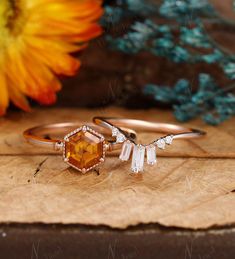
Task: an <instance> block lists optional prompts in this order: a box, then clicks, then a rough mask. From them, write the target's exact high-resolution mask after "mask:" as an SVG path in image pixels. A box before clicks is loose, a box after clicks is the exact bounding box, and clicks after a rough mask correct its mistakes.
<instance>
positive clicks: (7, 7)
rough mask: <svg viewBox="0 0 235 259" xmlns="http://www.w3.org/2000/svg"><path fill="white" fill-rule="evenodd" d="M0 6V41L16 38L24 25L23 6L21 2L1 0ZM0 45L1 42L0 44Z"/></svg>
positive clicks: (17, 0)
mask: <svg viewBox="0 0 235 259" xmlns="http://www.w3.org/2000/svg"><path fill="white" fill-rule="evenodd" d="M1 1H3V2H1V6H0V34H1V36H3V37H1V38H2V41H4V37H5V41H6V40H7V37H9V36H13V37H16V36H18V35H19V34H20V33H21V31H22V29H23V25H24V21H25V16H24V15H23V5H22V1H21V0H1ZM0 45H1V42H0Z"/></svg>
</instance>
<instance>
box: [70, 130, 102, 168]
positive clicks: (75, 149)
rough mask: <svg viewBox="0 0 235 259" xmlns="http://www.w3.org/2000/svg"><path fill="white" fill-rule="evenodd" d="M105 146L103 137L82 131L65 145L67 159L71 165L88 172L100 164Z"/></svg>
mask: <svg viewBox="0 0 235 259" xmlns="http://www.w3.org/2000/svg"><path fill="white" fill-rule="evenodd" d="M103 145H104V141H103V140H102V138H101V137H99V136H97V135H95V134H94V133H92V132H89V131H85V132H84V131H82V130H81V131H79V132H77V133H75V134H74V135H72V136H71V137H69V141H68V142H66V143H65V157H66V158H67V159H68V162H69V164H71V165H73V166H75V167H76V168H78V169H80V170H83V169H86V170H87V169H89V168H91V167H93V166H95V165H97V164H98V163H99V162H100V159H101V158H102V157H103Z"/></svg>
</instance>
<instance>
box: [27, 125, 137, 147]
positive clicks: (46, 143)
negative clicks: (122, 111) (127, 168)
mask: <svg viewBox="0 0 235 259" xmlns="http://www.w3.org/2000/svg"><path fill="white" fill-rule="evenodd" d="M83 124H84V125H87V126H89V127H91V128H93V129H94V130H95V131H97V132H100V133H101V134H108V135H110V133H111V132H110V131H109V130H107V129H105V128H103V127H100V126H97V125H94V124H93V123H87V122H85V123H81V122H79V123H78V122H65V123H54V124H45V125H40V126H36V127H33V128H30V129H27V130H25V131H24V132H23V136H24V138H25V139H26V140H27V141H28V142H29V143H31V144H35V145H40V146H43V147H46V148H50V149H53V150H55V149H56V144H57V143H60V142H61V141H63V139H53V138H52V139H51V138H50V137H49V136H50V135H55V134H62V135H66V134H67V133H69V132H71V131H73V130H74V129H76V128H79V127H81V125H83ZM122 130H123V131H124V132H125V134H127V135H128V136H129V137H131V138H133V139H135V138H136V132H135V131H133V130H131V129H127V128H122ZM108 142H109V144H110V145H112V150H114V149H119V148H120V147H121V146H120V145H116V144H113V143H112V141H108Z"/></svg>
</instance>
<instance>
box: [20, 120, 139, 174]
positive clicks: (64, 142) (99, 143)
mask: <svg viewBox="0 0 235 259" xmlns="http://www.w3.org/2000/svg"><path fill="white" fill-rule="evenodd" d="M120 131H122V132H123V133H124V135H125V137H127V138H128V139H129V138H130V139H131V140H133V141H134V139H135V138H136V133H135V132H134V131H133V130H130V129H126V128H122V129H120ZM60 134H63V135H64V134H66V135H65V136H64V137H63V138H57V137H56V135H60ZM104 134H106V135H107V134H108V135H111V134H110V131H109V130H107V129H105V128H102V127H99V126H96V125H94V124H91V123H89V124H87V123H86V125H82V126H81V124H80V125H79V124H78V123H73V122H69V123H56V124H47V125H40V126H37V127H34V128H30V129H27V130H25V131H24V133H23V135H24V137H25V139H26V140H27V141H28V142H29V143H32V144H36V145H41V146H43V147H46V148H50V149H52V150H55V151H62V153H63V159H64V161H65V162H66V163H67V164H68V165H70V166H72V167H73V168H75V169H76V170H78V171H80V172H82V173H86V172H88V171H90V170H92V169H94V168H96V167H98V166H99V165H100V164H101V163H103V162H104V161H105V156H106V152H109V151H111V150H115V149H120V148H121V145H120V144H119V143H117V142H116V141H113V139H108V138H105V136H104Z"/></svg>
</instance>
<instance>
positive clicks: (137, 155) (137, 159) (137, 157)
mask: <svg viewBox="0 0 235 259" xmlns="http://www.w3.org/2000/svg"><path fill="white" fill-rule="evenodd" d="M144 156H145V147H144V146H142V145H135V146H134V150H133V155H132V163H131V170H132V172H133V173H138V172H141V171H143V170H144Z"/></svg>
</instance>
